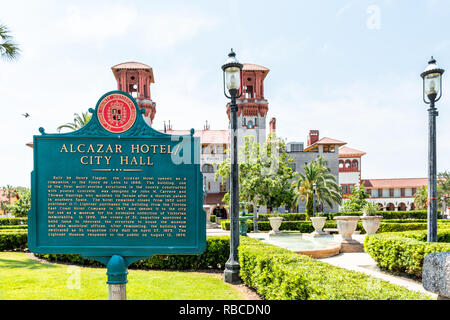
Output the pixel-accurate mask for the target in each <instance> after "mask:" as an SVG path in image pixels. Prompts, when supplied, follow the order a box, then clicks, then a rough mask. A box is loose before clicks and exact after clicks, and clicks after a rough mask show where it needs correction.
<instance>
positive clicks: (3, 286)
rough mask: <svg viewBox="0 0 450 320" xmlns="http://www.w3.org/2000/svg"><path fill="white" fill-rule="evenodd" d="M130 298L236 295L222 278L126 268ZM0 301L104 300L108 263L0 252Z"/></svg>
mask: <svg viewBox="0 0 450 320" xmlns="http://www.w3.org/2000/svg"><path fill="white" fill-rule="evenodd" d="M128 272H129V273H128V283H127V299H129V300H188V299H192V300H238V299H245V297H244V296H243V293H241V292H240V291H238V290H237V289H236V288H234V287H232V286H231V285H229V284H227V283H224V281H223V279H222V277H218V276H217V275H214V274H206V273H198V272H176V271H175V272H173V271H143V270H128ZM0 299H1V300H34V299H39V300H61V299H62V300H107V299H108V285H107V284H106V268H86V267H78V266H69V265H63V264H45V263H41V262H39V261H36V260H33V259H31V258H30V257H29V256H27V255H26V254H25V253H22V252H0Z"/></svg>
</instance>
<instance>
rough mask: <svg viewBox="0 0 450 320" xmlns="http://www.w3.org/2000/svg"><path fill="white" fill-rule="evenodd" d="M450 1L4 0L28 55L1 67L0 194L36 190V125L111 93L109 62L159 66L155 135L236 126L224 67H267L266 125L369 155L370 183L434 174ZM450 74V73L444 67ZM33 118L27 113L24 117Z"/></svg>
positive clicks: (448, 111) (447, 138)
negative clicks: (0, 189) (434, 82)
mask: <svg viewBox="0 0 450 320" xmlns="http://www.w3.org/2000/svg"><path fill="white" fill-rule="evenodd" d="M449 16H450V2H449V1H446V0H429V1H426V0H416V1H414V2H412V1H408V0H397V1H395V0H379V1H376V0H372V1H365V0H354V1H349V0H347V1H337V0H321V1H293V0H292V1H287V0H279V1H250V0H240V1H237V0H236V1H235V0H229V1H195V0H193V1H189V2H187V1H148V0H147V1H129V0H127V1H114V0H109V1H101V0H90V1H64V0H63V1H61V0H59V1H51V0H47V1H21V0H15V1H4V0H0V23H1V24H5V25H7V26H8V27H9V29H10V31H11V35H12V36H13V37H14V39H15V41H16V42H17V43H18V44H19V45H20V49H21V51H22V53H21V56H20V58H19V59H18V60H17V61H14V62H9V61H5V60H0V112H1V115H2V122H1V124H0V152H1V153H0V186H3V185H7V184H9V185H13V186H25V187H29V186H30V173H31V171H32V170H33V151H32V149H31V148H29V147H27V146H26V145H25V144H26V143H27V142H31V141H32V137H33V135H39V131H38V128H39V127H43V128H44V129H45V131H46V132H56V128H57V127H58V126H59V125H61V124H64V123H68V122H72V121H73V118H74V113H81V112H83V111H87V110H88V109H89V108H95V105H96V103H97V101H98V99H99V98H100V97H101V96H102V95H103V94H104V93H106V92H108V91H111V90H115V89H116V81H115V78H114V76H113V74H112V71H111V67H112V66H114V65H116V64H119V63H122V62H126V61H139V62H142V63H145V64H147V65H150V66H151V67H152V68H153V73H154V77H155V83H154V84H152V87H151V94H152V99H153V101H155V102H156V110H157V112H156V116H155V119H154V125H153V126H154V127H155V128H156V129H162V128H163V121H166V122H167V121H168V120H170V122H171V124H172V126H173V129H190V128H196V129H202V128H203V126H204V124H205V121H206V120H207V121H208V123H210V125H211V129H226V128H228V117H227V115H226V107H225V105H226V103H227V102H228V101H227V99H226V98H225V96H224V95H223V83H222V70H221V68H220V67H221V65H222V64H223V63H224V62H225V60H226V58H227V54H228V52H229V51H230V48H233V49H234V51H235V52H236V53H237V58H238V59H239V61H240V62H242V63H254V64H258V65H262V66H265V67H267V68H269V69H270V72H269V74H268V76H267V77H266V79H265V82H264V88H265V89H264V94H265V98H266V99H267V100H268V101H269V112H268V115H267V119H268V120H269V119H270V118H272V117H275V118H276V119H277V135H278V136H279V137H281V138H284V139H286V141H287V142H289V141H300V142H306V139H307V134H308V132H309V130H311V129H316V130H320V136H321V137H325V136H326V137H330V138H334V139H338V140H343V141H345V142H347V146H348V147H351V148H355V149H358V150H362V151H364V152H366V153H367V154H366V155H365V156H364V157H363V160H362V178H363V179H368V178H407V177H426V176H427V158H428V151H427V148H428V113H427V109H428V106H427V105H426V104H425V103H424V102H423V101H422V79H421V78H420V73H421V72H422V71H423V70H424V69H425V67H426V66H427V62H428V60H429V59H430V56H434V57H435V58H436V59H437V62H438V65H439V66H440V67H442V68H444V69H450V34H449V32H448V30H450V17H449ZM448 72H450V71H448ZM449 95H450V80H448V77H447V73H445V74H444V77H443V97H442V99H441V100H440V101H439V102H438V103H437V108H438V110H439V117H438V118H437V168H438V171H439V172H441V171H444V170H450V125H449V124H450V105H449V101H450V99H449ZM26 112H27V113H29V114H30V115H31V116H30V117H28V118H25V117H24V116H22V114H24V113H26Z"/></svg>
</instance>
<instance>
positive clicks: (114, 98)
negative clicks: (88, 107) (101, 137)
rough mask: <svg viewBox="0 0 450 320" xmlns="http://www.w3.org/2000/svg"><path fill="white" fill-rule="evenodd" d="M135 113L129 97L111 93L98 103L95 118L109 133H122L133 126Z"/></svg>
mask: <svg viewBox="0 0 450 320" xmlns="http://www.w3.org/2000/svg"><path fill="white" fill-rule="evenodd" d="M136 113H137V112H136V107H135V105H134V103H133V101H132V100H131V99H130V98H129V97H127V96H126V95H124V94H120V93H113V94H110V95H107V96H106V97H104V98H103V99H102V100H101V101H100V103H99V105H98V109H97V118H98V121H99V122H100V124H101V125H102V127H103V128H105V129H106V130H108V131H109V132H112V133H122V132H125V131H127V130H128V129H130V128H131V127H132V126H133V124H134V122H135V121H136Z"/></svg>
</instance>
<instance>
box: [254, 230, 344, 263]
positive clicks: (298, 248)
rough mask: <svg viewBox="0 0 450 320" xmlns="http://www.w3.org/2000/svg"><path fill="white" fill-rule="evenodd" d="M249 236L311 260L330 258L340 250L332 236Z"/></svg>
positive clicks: (338, 244) (338, 240)
mask: <svg viewBox="0 0 450 320" xmlns="http://www.w3.org/2000/svg"><path fill="white" fill-rule="evenodd" d="M249 236H251V237H252V238H256V239H258V240H261V241H262V242H265V243H269V244H273V245H275V246H278V247H281V248H285V249H288V250H291V251H293V252H295V253H299V254H303V255H307V256H309V257H312V258H327V257H332V256H335V255H337V254H339V250H340V249H341V243H340V239H339V238H336V237H335V236H333V235H324V236H320V237H317V236H316V237H313V236H310V235H309V234H306V233H304V234H299V233H283V234H282V235H278V236H269V235H268V234H264V233H257V234H249Z"/></svg>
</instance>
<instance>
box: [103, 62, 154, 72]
mask: <svg viewBox="0 0 450 320" xmlns="http://www.w3.org/2000/svg"><path fill="white" fill-rule="evenodd" d="M111 69H113V70H114V69H148V70H151V69H152V67H150V66H148V65H146V64H143V63H140V62H133V61H130V62H124V63H119V64H117V65H115V66H114V67H111Z"/></svg>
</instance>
